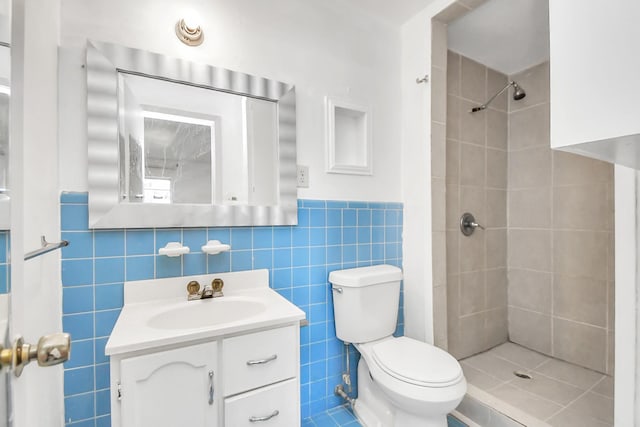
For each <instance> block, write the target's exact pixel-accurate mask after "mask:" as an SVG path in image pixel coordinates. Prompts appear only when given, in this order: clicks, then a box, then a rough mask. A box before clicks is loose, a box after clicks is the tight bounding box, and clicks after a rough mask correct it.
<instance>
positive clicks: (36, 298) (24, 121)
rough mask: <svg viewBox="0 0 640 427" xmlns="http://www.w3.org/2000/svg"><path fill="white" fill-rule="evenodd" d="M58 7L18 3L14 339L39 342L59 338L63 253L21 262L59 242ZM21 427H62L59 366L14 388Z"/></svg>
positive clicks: (48, 2) (38, 0) (28, 375)
mask: <svg viewBox="0 0 640 427" xmlns="http://www.w3.org/2000/svg"><path fill="white" fill-rule="evenodd" d="M59 8H60V2H59V1H58V0H28V1H27V0H14V1H13V10H12V12H13V28H12V49H11V51H12V52H11V56H12V58H11V59H12V68H11V77H12V99H11V170H10V174H11V183H12V184H11V185H12V203H11V218H12V224H11V286H12V314H11V321H12V325H11V335H12V338H15V337H16V336H17V335H18V334H20V335H23V336H24V338H25V341H26V342H29V343H37V341H38V339H39V338H40V336H42V335H46V334H51V333H54V332H61V331H62V321H61V318H62V316H61V312H62V295H61V293H62V286H61V279H60V251H55V252H52V253H49V254H47V255H46V256H44V257H40V258H36V259H33V260H30V261H23V255H24V253H25V252H28V251H31V250H34V249H37V248H39V247H40V236H41V235H45V236H47V238H48V239H49V240H50V241H57V240H59V239H60V213H59V212H60V208H59V201H58V163H57V161H56V160H57V157H58V141H57V130H58V115H57V111H58V105H57V101H58V100H57V95H58V93H57V88H58V76H57V62H58V58H57V45H58V34H59V33H58V31H59V11H60V9H59ZM12 386H13V389H14V393H13V396H14V410H15V421H14V422H15V424H14V425H15V426H16V427H38V426H52V427H56V426H62V425H64V422H63V419H64V415H63V410H64V409H63V408H64V406H63V393H62V387H63V373H62V365H58V366H55V367H50V368H40V367H38V365H37V364H36V363H32V364H31V365H30V366H28V367H27V368H26V369H25V370H24V372H23V374H22V376H21V377H20V378H18V379H14V380H13V382H12Z"/></svg>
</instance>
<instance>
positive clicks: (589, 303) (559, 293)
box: [553, 274, 608, 328]
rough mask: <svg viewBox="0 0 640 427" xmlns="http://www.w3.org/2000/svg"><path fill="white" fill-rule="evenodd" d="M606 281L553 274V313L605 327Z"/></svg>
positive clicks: (568, 318)
mask: <svg viewBox="0 0 640 427" xmlns="http://www.w3.org/2000/svg"><path fill="white" fill-rule="evenodd" d="M607 291H608V290H607V282H605V281H602V280H594V279H590V278H588V277H570V276H565V275H560V274H556V275H554V276H553V297H554V301H553V314H554V315H556V316H558V317H562V318H564V319H567V320H574V321H577V322H583V323H588V324H590V325H594V326H600V327H601V328H606V327H607Z"/></svg>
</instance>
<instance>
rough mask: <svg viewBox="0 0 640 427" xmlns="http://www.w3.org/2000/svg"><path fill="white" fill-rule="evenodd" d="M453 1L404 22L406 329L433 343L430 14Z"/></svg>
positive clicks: (445, 0) (443, 1)
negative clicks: (422, 80) (428, 78)
mask: <svg viewBox="0 0 640 427" xmlns="http://www.w3.org/2000/svg"><path fill="white" fill-rule="evenodd" d="M453 2H454V1H453V0H438V1H435V2H433V3H432V4H431V5H430V6H429V7H427V8H426V9H424V10H423V11H422V12H420V13H418V14H417V15H416V16H414V17H413V18H412V19H410V20H409V21H408V22H406V23H405V24H404V25H403V26H402V84H401V87H402V201H403V202H404V224H403V233H404V234H403V236H402V248H403V271H404V289H405V299H404V304H405V305H404V312H405V334H406V335H407V336H410V337H412V338H415V339H418V340H421V341H425V342H429V343H433V282H432V273H431V272H432V250H431V248H432V239H431V230H432V227H431V84H420V85H418V84H416V78H417V77H423V76H424V75H425V74H429V73H430V69H431V19H432V18H433V16H435V15H436V14H438V13H439V12H440V11H442V10H443V9H445V8H446V7H448V6H449V5H450V4H451V3H453Z"/></svg>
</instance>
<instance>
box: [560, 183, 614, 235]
mask: <svg viewBox="0 0 640 427" xmlns="http://www.w3.org/2000/svg"><path fill="white" fill-rule="evenodd" d="M611 197H612V195H611V194H610V188H609V184H608V183H594V184H592V185H580V186H575V185H574V186H568V187H556V188H554V191H553V225H554V227H555V228H559V229H573V230H611V229H612V228H613V223H612V221H611V220H612V218H613V204H612V203H611V200H610V198H611Z"/></svg>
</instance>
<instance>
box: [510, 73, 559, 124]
mask: <svg viewBox="0 0 640 427" xmlns="http://www.w3.org/2000/svg"><path fill="white" fill-rule="evenodd" d="M511 80H515V81H516V82H517V83H518V84H519V85H521V86H522V87H523V88H524V90H525V91H526V93H527V96H526V97H525V98H523V99H521V100H519V101H514V100H513V98H511V97H510V98H509V111H510V112H516V111H519V110H523V109H526V108H529V107H531V106H533V105H539V104H542V103H548V102H549V62H548V61H547V62H543V63H541V64H539V65H536V66H534V67H531V68H529V69H527V70H524V71H521V72H519V73H517V74H514V75H512V76H511Z"/></svg>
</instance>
